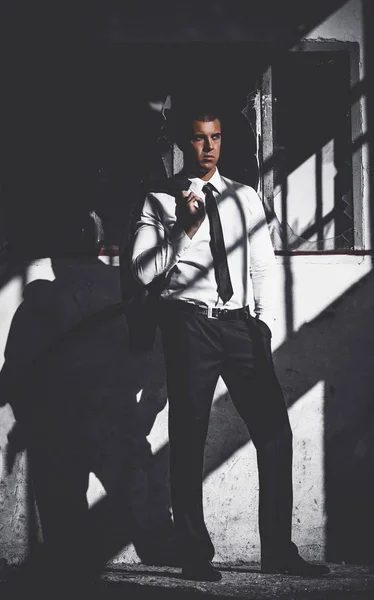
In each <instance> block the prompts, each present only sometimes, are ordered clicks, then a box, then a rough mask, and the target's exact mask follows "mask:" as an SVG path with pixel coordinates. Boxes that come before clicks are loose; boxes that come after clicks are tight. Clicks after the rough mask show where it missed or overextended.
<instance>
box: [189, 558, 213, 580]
mask: <svg viewBox="0 0 374 600" xmlns="http://www.w3.org/2000/svg"><path fill="white" fill-rule="evenodd" d="M182 577H183V578H184V579H190V580H192V581H220V579H222V575H221V573H220V572H219V571H218V569H216V568H215V567H213V565H212V563H211V562H209V560H204V561H199V562H191V563H185V564H184V565H183V567H182Z"/></svg>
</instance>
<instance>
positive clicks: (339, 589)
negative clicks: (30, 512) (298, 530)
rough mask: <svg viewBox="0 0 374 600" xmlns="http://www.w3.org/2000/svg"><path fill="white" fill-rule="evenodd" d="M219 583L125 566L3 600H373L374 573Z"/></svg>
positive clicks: (236, 576)
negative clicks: (90, 580)
mask: <svg viewBox="0 0 374 600" xmlns="http://www.w3.org/2000/svg"><path fill="white" fill-rule="evenodd" d="M217 566H219V568H221V569H222V574H223V578H222V581H220V582H218V583H198V582H192V581H185V580H183V579H181V577H180V574H179V573H180V572H179V570H178V569H175V568H171V567H150V566H144V565H121V566H118V567H114V568H111V569H107V570H106V571H105V572H104V573H103V574H102V576H101V578H100V580H99V581H97V582H95V583H94V584H92V585H90V586H89V587H85V588H80V587H79V586H78V585H76V584H75V583H74V582H72V581H68V576H67V577H66V578H64V573H63V572H62V573H61V580H60V581H57V580H56V581H54V582H53V584H52V586H50V587H49V588H48V590H43V591H44V594H43V592H40V593H39V594H38V595H37V596H36V595H34V594H33V593H32V591H31V589H30V587H29V586H28V585H22V584H21V585H20V584H18V585H15V584H14V583H13V584H11V583H10V582H9V581H5V580H4V579H3V581H2V582H1V583H0V597H1V599H2V600H18V599H21V598H27V597H29V596H30V595H31V596H33V597H38V598H39V599H40V598H41V597H43V598H48V599H50V600H54V599H55V598H64V599H67V600H72V598H81V599H82V600H83V599H84V600H85V599H86V598H90V599H91V600H94V599H95V600H96V599H97V600H101V599H102V600H112V599H113V600H117V599H118V600H119V599H120V598H121V600H126V599H130V600H133V599H134V600H143V599H144V600H148V599H149V600H156V599H157V600H159V599H160V600H189V599H198V598H201V599H204V600H213V599H217V598H226V599H244V598H245V599H246V600H269V599H270V598H271V599H273V600H285V599H287V600H304V599H313V600H345V599H348V598H349V599H360V600H363V599H365V600H369V599H370V600H373V599H374V568H372V567H367V566H352V565H349V566H348V565H330V567H331V573H330V574H328V575H325V576H323V577H320V578H302V577H290V576H281V575H261V574H260V573H259V567H258V565H255V564H254V565H250V564H249V565H241V566H224V565H217Z"/></svg>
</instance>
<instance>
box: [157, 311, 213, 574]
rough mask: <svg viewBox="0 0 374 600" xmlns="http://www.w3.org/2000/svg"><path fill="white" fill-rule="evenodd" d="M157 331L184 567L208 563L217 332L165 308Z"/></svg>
mask: <svg viewBox="0 0 374 600" xmlns="http://www.w3.org/2000/svg"><path fill="white" fill-rule="evenodd" d="M165 304H168V303H165ZM161 331H162V337H163V346H164V355H165V361H166V370H167V386H168V398H169V440H170V480H171V498H172V507H173V516H174V523H175V527H176V531H177V534H178V536H179V539H180V541H181V546H182V548H181V553H182V557H183V558H182V560H183V565H186V564H190V563H198V562H201V563H207V562H208V561H210V560H211V559H212V558H213V556H214V547H213V544H212V542H211V539H210V536H209V533H208V531H207V529H206V526H205V522H204V514H203V497H202V475H203V463H204V448H205V441H206V435H207V430H208V423H209V415H210V409H211V404H212V400H213V395H214V390H215V387H216V384H217V380H218V377H219V374H220V369H221V364H222V358H221V357H222V353H221V350H220V339H219V331H217V323H216V322H214V323H212V321H208V319H207V318H206V317H204V316H202V315H195V314H190V313H188V312H184V311H183V310H182V309H173V308H169V305H168V306H167V308H165V309H164V311H163V314H162V318H161Z"/></svg>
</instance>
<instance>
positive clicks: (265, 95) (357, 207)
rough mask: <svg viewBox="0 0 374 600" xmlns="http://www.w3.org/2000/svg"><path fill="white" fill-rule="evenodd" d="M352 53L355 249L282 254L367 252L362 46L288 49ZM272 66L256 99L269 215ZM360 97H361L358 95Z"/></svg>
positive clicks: (321, 44)
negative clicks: (363, 179) (365, 244)
mask: <svg viewBox="0 0 374 600" xmlns="http://www.w3.org/2000/svg"><path fill="white" fill-rule="evenodd" d="M316 51H319V52H321V51H322V52H339V51H341V52H348V53H349V64H350V88H351V110H350V121H351V136H350V144H351V149H352V195H353V249H336V250H289V249H287V250H285V249H283V250H281V249H276V250H275V253H276V254H278V255H283V256H284V255H287V256H290V255H292V256H293V255H305V254H307V255H308V254H309V255H314V254H317V255H323V254H364V253H366V251H365V249H364V232H363V185H362V169H363V164H362V141H363V132H362V108H361V96H360V91H361V84H360V70H359V59H360V48H359V43H358V42H341V41H325V40H315V41H302V42H300V43H299V44H298V45H297V46H294V47H293V48H290V49H289V50H287V52H316ZM272 69H273V67H272V65H269V67H268V68H267V69H266V70H265V71H264V73H263V74H262V77H261V79H260V81H259V90H258V101H257V102H256V109H257V121H258V136H257V137H258V162H259V166H260V181H259V189H258V192H259V194H260V196H261V198H262V201H263V203H264V207H265V211H266V214H267V215H268V216H269V219H270V221H271V216H272V215H273V214H274V191H275V189H274V141H275V140H274V132H275V128H274V110H273V89H272ZM356 96H357V97H356Z"/></svg>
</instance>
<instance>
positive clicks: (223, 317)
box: [162, 300, 250, 321]
mask: <svg viewBox="0 0 374 600" xmlns="http://www.w3.org/2000/svg"><path fill="white" fill-rule="evenodd" d="M162 306H163V307H164V308H167V307H169V308H176V309H178V310H182V311H186V312H190V313H195V314H198V315H204V316H205V317H208V319H219V320H220V321H246V320H247V319H249V318H250V312H249V307H248V306H243V308H233V309H228V308H218V307H208V306H198V305H197V304H192V303H191V302H183V301H182V300H164V301H163V302H162Z"/></svg>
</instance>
